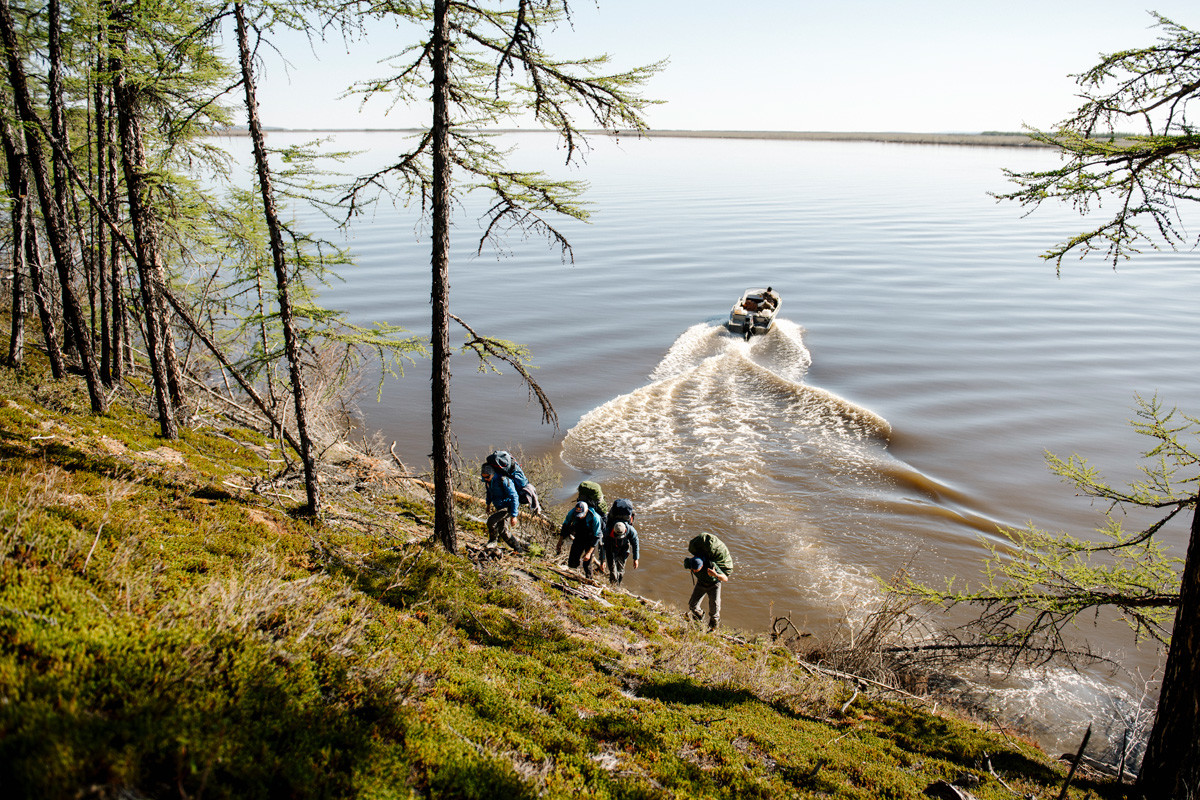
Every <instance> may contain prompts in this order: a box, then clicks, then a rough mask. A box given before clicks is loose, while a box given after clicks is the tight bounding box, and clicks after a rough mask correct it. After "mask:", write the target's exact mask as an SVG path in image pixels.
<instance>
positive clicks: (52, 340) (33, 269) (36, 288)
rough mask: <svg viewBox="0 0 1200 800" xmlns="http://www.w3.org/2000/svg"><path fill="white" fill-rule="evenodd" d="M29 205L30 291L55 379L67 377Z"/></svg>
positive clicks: (26, 234) (26, 238) (26, 219)
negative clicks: (31, 291)
mask: <svg viewBox="0 0 1200 800" xmlns="http://www.w3.org/2000/svg"><path fill="white" fill-rule="evenodd" d="M31 210H32V209H31V208H30V206H29V204H28V202H26V204H25V214H24V225H25V230H24V233H23V235H22V238H23V239H24V241H25V264H26V266H28V267H29V288H30V289H32V290H33V301H34V303H35V304H36V305H37V310H38V319H40V320H41V323H42V340H43V341H44V342H45V343H46V355H47V356H48V357H49V358H50V374H51V375H53V376H54V378H55V380H58V379H61V378H62V377H63V376H64V375H66V374H67V367H66V364H64V363H63V354H62V349H61V348H60V347H59V344H58V323H57V322H56V321H55V317H54V307H53V306H52V304H51V302H50V301H51V296H50V295H51V293H50V288H49V287H48V286H46V271H45V269H44V268H43V267H42V250H41V248H40V247H39V246H38V237H37V230H36V229H35V228H34V227H33V215H32V214H31V213H30V212H31Z"/></svg>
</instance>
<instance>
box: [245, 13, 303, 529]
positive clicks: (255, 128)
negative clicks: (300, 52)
mask: <svg viewBox="0 0 1200 800" xmlns="http://www.w3.org/2000/svg"><path fill="white" fill-rule="evenodd" d="M233 13H234V16H235V17H236V18H237V37H238V55H239V60H240V62H241V68H242V86H243V87H244V89H245V91H246V116H247V119H248V121H249V126H250V139H251V141H252V142H253V145H254V162H255V165H256V166H257V167H258V184H259V187H260V188H261V190H262V199H263V216H264V217H265V218H266V222H267V231H268V233H269V234H270V239H271V261H272V264H273V265H274V268H275V285H276V288H277V291H278V293H279V322H280V324H281V325H282V326H283V346H284V351H285V352H286V354H287V360H288V371H289V375H290V377H291V383H292V399H293V400H294V402H295V406H296V434H297V436H298V437H299V439H300V460H301V461H303V462H304V486H305V489H306V491H307V494H308V513H309V514H311V515H312V516H314V517H320V516H321V491H320V486H319V484H318V483H317V464H316V457H315V455H314V453H313V449H314V448H313V442H312V438H311V436H310V434H309V430H308V398H307V397H306V395H305V387H304V374H303V372H302V370H301V368H300V341H299V337H298V336H297V335H296V324H295V318H294V316H293V310H292V300H291V294H290V291H289V289H288V284H289V282H290V281H289V278H288V274H287V260H286V256H285V253H284V248H283V230H282V226H281V225H280V224H279V214H278V213H277V211H276V208H275V193H274V190H273V189H272V186H271V170H270V167H269V166H268V164H267V151H266V146H265V145H264V143H263V134H262V125H261V123H260V122H259V119H258V99H257V98H256V97H255V90H254V69H253V65H252V64H251V63H250V42H249V36H248V34H247V30H246V12H245V9H244V7H243V6H242V4H241V3H235V4H234V6H233Z"/></svg>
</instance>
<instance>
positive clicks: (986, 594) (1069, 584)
mask: <svg viewBox="0 0 1200 800" xmlns="http://www.w3.org/2000/svg"><path fill="white" fill-rule="evenodd" d="M1136 399H1137V417H1136V419H1135V420H1134V421H1133V422H1132V425H1133V427H1134V429H1135V430H1136V431H1137V432H1138V433H1140V434H1142V435H1143V436H1146V437H1149V438H1150V440H1151V441H1152V444H1151V445H1150V446H1149V447H1148V448H1147V449H1146V450H1145V451H1144V452H1143V454H1142V456H1143V461H1142V464H1141V465H1140V468H1141V471H1142V474H1143V475H1144V476H1145V478H1144V480H1140V481H1134V482H1133V483H1130V484H1129V485H1128V486H1125V487H1116V486H1113V485H1112V484H1110V483H1108V482H1107V481H1106V480H1104V478H1103V477H1102V476H1101V474H1100V472H1099V471H1098V470H1097V469H1096V468H1095V467H1093V466H1092V465H1090V464H1089V463H1088V462H1087V460H1086V459H1083V458H1081V457H1079V456H1078V455H1072V456H1071V457H1069V458H1066V459H1063V458H1060V457H1058V456H1055V455H1053V454H1048V455H1047V463H1048V465H1049V468H1050V471H1051V472H1053V473H1054V474H1056V475H1058V476H1059V477H1060V478H1062V479H1063V480H1064V481H1066V482H1068V483H1070V484H1071V485H1073V486H1074V487H1075V488H1076V490H1077V491H1078V493H1079V494H1081V495H1084V496H1087V497H1091V498H1094V499H1096V500H1098V501H1101V502H1103V503H1105V504H1106V505H1108V506H1109V511H1108V513H1106V515H1105V522H1104V525H1103V526H1101V527H1099V528H1097V530H1096V533H1097V536H1096V537H1094V538H1090V539H1082V538H1079V537H1076V536H1072V535H1071V534H1068V533H1058V534H1052V533H1048V532H1046V531H1044V530H1040V529H1039V528H1037V527H1035V526H1033V525H1030V526H1029V527H1027V528H1025V529H1005V530H1003V531H1002V533H1003V534H1004V536H1005V541H1003V542H1000V543H997V542H996V541H994V540H989V539H984V540H983V544H984V546H985V548H986V549H987V552H988V556H987V559H986V562H985V572H984V578H983V582H982V584H981V585H980V586H979V587H977V588H975V589H973V590H972V589H970V588H969V587H966V586H963V587H961V588H959V587H957V586H956V584H957V583H958V581H957V580H956V579H953V578H951V579H950V580H948V581H947V584H946V586H945V587H943V588H933V587H929V586H926V585H923V584H920V583H918V582H916V581H913V580H912V579H911V578H903V579H901V580H900V581H897V582H896V583H895V584H894V585H893V586H891V587H890V588H891V589H892V590H894V591H897V592H899V593H901V594H905V595H909V596H912V597H916V598H919V599H921V600H922V601H924V602H927V603H931V604H936V605H942V606H946V607H953V606H956V605H964V604H965V605H973V606H978V607H979V608H980V612H979V615H978V616H977V617H976V618H974V619H973V620H972V621H971V622H969V623H968V624H967V626H966V632H967V633H968V634H969V637H970V639H971V640H973V641H976V642H978V643H979V644H980V645H981V647H983V648H987V647H989V646H991V647H995V648H1000V649H1003V650H1004V651H1005V652H1007V653H1008V655H1009V658H1011V659H1016V658H1018V657H1021V656H1022V655H1031V656H1033V657H1034V660H1036V661H1041V662H1045V661H1048V660H1050V659H1052V658H1057V657H1065V658H1067V659H1068V660H1073V659H1075V658H1076V657H1079V656H1081V655H1089V654H1087V653H1081V652H1080V651H1079V650H1078V649H1076V647H1077V646H1075V645H1072V644H1071V642H1070V641H1069V639H1070V636H1069V633H1070V632H1071V631H1072V630H1073V629H1074V628H1075V627H1076V622H1077V620H1078V619H1079V618H1080V617H1082V616H1084V615H1089V614H1090V615H1092V616H1093V618H1096V617H1098V615H1099V614H1100V612H1101V611H1102V610H1104V609H1113V610H1115V611H1116V613H1117V614H1119V615H1120V616H1121V618H1123V619H1124V620H1125V621H1126V622H1127V623H1128V624H1129V626H1130V627H1131V628H1132V629H1133V631H1134V635H1135V637H1136V638H1142V637H1149V638H1151V639H1153V640H1155V641H1158V642H1161V643H1166V642H1167V641H1168V640H1169V638H1170V625H1169V623H1170V622H1171V620H1172V619H1173V617H1174V613H1175V611H1174V610H1175V608H1176V607H1177V606H1178V605H1179V591H1178V587H1179V576H1180V572H1181V571H1182V563H1183V562H1182V561H1181V560H1180V559H1178V558H1172V557H1170V556H1169V555H1168V554H1167V552H1166V551H1165V549H1164V548H1163V546H1162V545H1161V544H1160V543H1159V541H1158V540H1157V539H1156V538H1155V534H1156V533H1158V532H1159V531H1160V530H1161V529H1162V528H1163V526H1165V525H1166V524H1167V523H1168V522H1170V521H1171V520H1172V519H1174V518H1175V517H1176V516H1177V515H1179V514H1180V512H1182V511H1185V510H1189V509H1193V508H1194V507H1195V505H1196V500H1197V489H1198V486H1200V481H1198V477H1200V470H1198V467H1200V447H1198V446H1197V444H1196V443H1197V442H1200V420H1197V419H1195V418H1193V417H1188V416H1187V415H1184V414H1182V413H1180V412H1179V411H1178V410H1177V409H1174V408H1172V409H1169V410H1168V409H1165V408H1164V407H1163V405H1162V403H1161V402H1160V401H1159V400H1158V398H1157V397H1152V398H1149V399H1147V398H1143V397H1140V396H1138V397H1137V398H1136ZM1189 440H1190V441H1189ZM1138 508H1140V509H1150V510H1152V511H1154V512H1157V518H1156V519H1155V521H1154V522H1153V523H1152V524H1150V525H1148V526H1146V527H1145V528H1143V529H1141V530H1138V531H1136V532H1129V531H1126V530H1125V523H1124V521H1123V519H1122V517H1121V516H1118V515H1117V513H1116V512H1117V511H1120V512H1122V514H1124V513H1125V512H1129V511H1132V510H1134V509H1138Z"/></svg>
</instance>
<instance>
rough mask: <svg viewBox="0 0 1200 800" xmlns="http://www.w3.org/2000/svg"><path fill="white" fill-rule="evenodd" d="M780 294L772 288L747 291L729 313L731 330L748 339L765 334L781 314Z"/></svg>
mask: <svg viewBox="0 0 1200 800" xmlns="http://www.w3.org/2000/svg"><path fill="white" fill-rule="evenodd" d="M779 306H780V301H779V294H778V293H776V292H775V291H774V290H773V289H772V288H771V287H770V286H768V287H767V288H765V289H747V290H746V291H744V292H742V297H741V299H740V300H738V301H737V302H736V303H734V304H733V308H732V309H731V310H730V312H729V322H728V323H727V324H726V325H727V327H728V328H729V330H731V331H733V332H734V333H740V334H742V336H743V337H745V338H746V339H749V338H750V337H751V336H753V335H754V334H756V333H758V334H763V333H766V332H767V331H769V330H771V326H772V325H774V324H775V316H776V315H777V314H778V313H779Z"/></svg>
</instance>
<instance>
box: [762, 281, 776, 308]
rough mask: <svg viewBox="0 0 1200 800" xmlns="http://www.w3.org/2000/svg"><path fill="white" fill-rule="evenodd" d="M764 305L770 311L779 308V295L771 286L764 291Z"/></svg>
mask: <svg viewBox="0 0 1200 800" xmlns="http://www.w3.org/2000/svg"><path fill="white" fill-rule="evenodd" d="M763 305H764V306H766V307H767V310H768V311H774V310H775V309H777V308H779V295H778V294H777V293H776V292H775V290H774V289H772V288H771V287H770V286H768V287H767V290H766V291H765V292H763Z"/></svg>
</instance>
